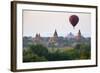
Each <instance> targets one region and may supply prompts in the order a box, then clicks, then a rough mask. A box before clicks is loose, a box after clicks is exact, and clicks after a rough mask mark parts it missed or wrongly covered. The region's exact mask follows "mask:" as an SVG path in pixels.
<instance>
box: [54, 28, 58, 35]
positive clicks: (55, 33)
mask: <svg viewBox="0 0 100 73" xmlns="http://www.w3.org/2000/svg"><path fill="white" fill-rule="evenodd" d="M54 37H58V34H57V31H56V29H55V32H54Z"/></svg>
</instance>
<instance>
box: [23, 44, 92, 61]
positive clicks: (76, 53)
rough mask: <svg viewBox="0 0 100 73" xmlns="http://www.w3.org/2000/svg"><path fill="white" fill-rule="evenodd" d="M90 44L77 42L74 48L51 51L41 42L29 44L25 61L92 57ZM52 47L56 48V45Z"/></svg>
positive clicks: (24, 56)
mask: <svg viewBox="0 0 100 73" xmlns="http://www.w3.org/2000/svg"><path fill="white" fill-rule="evenodd" d="M90 48H91V47H90V44H77V45H76V46H75V47H73V48H72V49H68V50H67V48H65V49H63V48H61V49H59V48H56V50H55V51H53V52H51V51H49V49H51V48H46V47H45V46H43V45H41V44H37V45H34V44H33V45H29V48H28V49H26V50H25V49H24V51H23V62H39V61H60V60H79V59H90V57H91V49H90ZM52 49H53V50H54V49H55V47H54V48H53V47H52ZM62 50H64V51H62Z"/></svg>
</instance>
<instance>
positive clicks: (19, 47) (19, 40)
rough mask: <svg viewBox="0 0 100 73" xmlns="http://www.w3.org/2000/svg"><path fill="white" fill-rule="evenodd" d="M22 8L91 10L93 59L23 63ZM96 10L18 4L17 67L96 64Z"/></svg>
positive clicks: (72, 10)
mask: <svg viewBox="0 0 100 73" xmlns="http://www.w3.org/2000/svg"><path fill="white" fill-rule="evenodd" d="M22 9H30V10H54V11H71V12H89V13H91V29H92V30H91V60H74V61H55V62H35V63H23V61H22V44H23V42H22ZM95 15H96V11H95V9H93V8H80V7H59V6H49V5H45V6H44V5H31V4H30V5H28V4H17V69H32V68H33V69H35V68H51V67H68V66H83V65H95V64H96V62H95V61H96V45H94V44H95V43H96V39H95V38H96V36H95V33H96V24H95V23H96V19H95Z"/></svg>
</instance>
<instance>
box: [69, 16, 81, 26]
mask: <svg viewBox="0 0 100 73" xmlns="http://www.w3.org/2000/svg"><path fill="white" fill-rule="evenodd" d="M69 21H70V23H71V24H72V26H73V27H75V26H76V24H77V23H78V21H79V18H78V16H77V15H71V16H70V18H69Z"/></svg>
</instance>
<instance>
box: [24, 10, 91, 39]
mask: <svg viewBox="0 0 100 73" xmlns="http://www.w3.org/2000/svg"><path fill="white" fill-rule="evenodd" d="M71 15H77V16H78V17H79V22H78V24H77V25H76V27H75V28H73V26H72V25H71V24H70V22H69V17H70V16H71ZM55 29H56V30H57V32H58V35H59V36H64V37H65V36H67V35H68V33H70V32H72V33H73V34H74V35H77V32H78V30H79V29H80V31H81V33H82V35H83V36H85V37H88V36H91V14H90V13H77V12H75V13H71V12H67V11H66V12H51V11H29V10H24V11H23V36H32V37H34V36H35V35H36V33H40V34H41V36H43V37H47V36H53V33H54V31H55Z"/></svg>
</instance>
